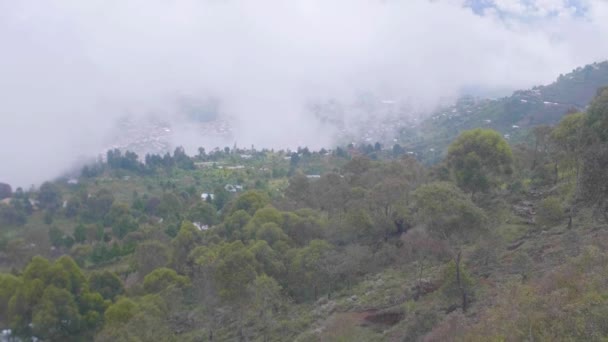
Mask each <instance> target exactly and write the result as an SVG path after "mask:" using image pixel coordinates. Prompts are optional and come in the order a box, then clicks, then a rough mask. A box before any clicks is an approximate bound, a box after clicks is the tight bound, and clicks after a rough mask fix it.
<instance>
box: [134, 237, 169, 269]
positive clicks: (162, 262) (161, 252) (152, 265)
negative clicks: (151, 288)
mask: <svg viewBox="0 0 608 342" xmlns="http://www.w3.org/2000/svg"><path fill="white" fill-rule="evenodd" d="M135 262H136V264H137V272H138V274H139V276H140V277H145V276H146V275H147V274H148V273H150V272H152V271H153V270H155V269H157V268H159V267H165V266H167V264H168V263H169V250H168V248H167V246H165V244H163V243H161V242H160V241H145V242H142V243H140V244H138V245H137V247H135Z"/></svg>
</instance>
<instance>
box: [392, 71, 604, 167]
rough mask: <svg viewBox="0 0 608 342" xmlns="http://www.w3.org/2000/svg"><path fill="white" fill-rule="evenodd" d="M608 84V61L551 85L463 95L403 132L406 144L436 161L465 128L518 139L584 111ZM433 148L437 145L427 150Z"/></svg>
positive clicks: (511, 139) (575, 72) (574, 72)
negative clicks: (491, 95)
mask: <svg viewBox="0 0 608 342" xmlns="http://www.w3.org/2000/svg"><path fill="white" fill-rule="evenodd" d="M605 86H608V61H606V62H602V63H594V64H590V65H587V66H585V67H580V68H577V69H575V70H573V71H572V72H570V73H568V74H566V75H560V76H559V77H558V78H557V80H556V81H555V82H553V83H551V84H549V85H545V86H536V87H534V88H532V89H529V90H520V91H516V92H514V93H513V94H512V95H511V96H508V97H504V98H500V99H494V100H488V99H478V98H473V97H464V98H461V99H460V100H458V101H457V102H456V104H454V105H452V106H448V107H446V108H442V109H439V110H438V111H437V112H436V113H434V114H433V115H432V116H431V117H430V118H429V119H427V120H426V121H425V122H423V123H422V124H421V127H420V130H419V131H415V132H412V131H409V130H408V131H407V132H405V133H406V134H404V135H403V136H402V140H403V141H405V144H404V146H405V147H406V148H407V149H408V150H413V151H416V152H417V154H419V155H420V156H421V157H422V158H423V159H424V160H428V161H432V162H436V161H437V160H438V158H440V157H441V153H440V152H446V151H447V146H448V145H449V144H450V143H451V141H452V140H454V139H455V138H456V137H457V136H458V135H459V134H460V133H461V132H462V131H464V130H468V129H473V128H476V127H483V128H491V129H494V130H496V131H498V132H500V133H501V134H503V135H504V136H505V137H506V138H507V139H509V140H510V141H513V142H515V143H517V142H521V141H522V140H523V139H526V137H527V136H528V133H529V130H530V129H531V128H532V127H535V126H538V125H553V124H556V123H557V122H559V121H560V120H561V118H562V117H563V116H564V115H565V114H566V113H572V112H577V111H583V110H585V109H586V107H587V106H588V105H589V103H590V102H591V100H592V99H593V98H594V96H595V95H596V92H597V89H599V88H601V87H605ZM430 149H433V151H429V150H430Z"/></svg>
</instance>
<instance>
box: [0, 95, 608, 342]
mask: <svg viewBox="0 0 608 342" xmlns="http://www.w3.org/2000/svg"><path fill="white" fill-rule="evenodd" d="M596 95H597V96H596V97H595V99H594V100H593V102H592V104H591V105H590V106H589V108H588V109H587V110H586V111H585V112H580V113H573V114H569V115H567V116H565V117H564V118H563V119H562V120H561V121H560V122H559V123H558V124H557V125H555V126H553V127H549V126H544V127H542V126H541V127H537V128H535V129H534V131H533V134H531V136H530V138H529V139H528V140H529V141H530V143H529V144H527V143H521V144H513V143H511V144H509V142H508V141H507V140H505V139H504V138H503V137H502V135H501V134H500V133H498V132H496V131H493V130H491V129H483V128H479V129H474V130H471V131H466V132H463V133H462V134H460V135H459V136H458V137H457V138H456V139H455V140H454V141H453V142H451V144H450V147H449V149H448V154H447V156H446V157H445V159H443V160H442V161H441V162H439V163H437V164H435V165H433V166H432V167H425V166H423V165H422V164H421V163H419V162H418V161H417V160H415V159H413V158H412V157H410V156H407V155H405V156H404V155H402V154H400V153H397V152H398V151H397V152H396V151H394V150H385V149H382V148H381V147H379V148H377V149H376V148H372V149H367V148H366V147H362V148H361V149H359V150H357V149H354V148H351V149H350V150H348V151H347V150H345V149H336V150H334V151H325V150H323V151H318V152H316V151H312V152H311V151H309V150H308V149H307V148H300V149H299V150H298V151H292V152H287V151H269V150H263V151H255V150H239V149H236V148H235V149H230V148H226V149H224V150H214V151H211V152H206V151H205V150H203V149H201V150H200V153H199V155H197V156H194V157H191V156H188V155H186V154H185V153H184V152H183V150H182V149H177V150H176V151H175V152H174V153H173V154H167V155H165V156H156V155H149V156H146V157H145V161H146V162H145V163H142V162H141V161H139V158H138V157H137V156H136V155H133V154H132V153H126V154H123V153H121V152H120V151H116V150H115V151H110V152H108V156H107V162H104V163H98V164H95V165H89V166H87V167H86V168H85V169H84V170H83V172H82V174H81V175H80V176H79V177H78V178H77V179H63V180H56V181H52V182H47V183H45V184H43V185H42V186H40V188H39V189H32V190H30V191H23V190H22V189H16V190H15V191H14V193H13V192H11V193H10V200H9V201H6V202H3V203H2V204H0V226H1V227H2V231H1V232H2V236H1V238H2V240H1V242H2V243H1V244H0V251H1V254H0V257H1V258H0V265H1V266H2V269H3V273H2V274H0V285H1V286H0V324H1V327H3V328H5V329H10V334H11V335H13V336H17V337H20V338H23V339H27V338H30V337H36V338H39V339H42V340H45V341H90V340H96V341H132V340H135V341H234V340H242V341H285V340H296V341H319V340H321V341H343V340H358V341H394V340H405V341H410V340H423V341H445V340H464V341H479V340H488V339H490V340H509V341H511V340H513V341H518V340H526V339H527V340H546V341H555V340H585V341H587V340H602V339H605V338H607V337H608V324H606V323H607V322H606V314H607V313H608V312H607V309H606V308H608V302H607V298H608V284H607V283H606V281H605V279H604V275H605V272H606V271H607V270H606V260H607V258H608V254H607V253H606V247H608V233H607V232H608V230H607V229H608V185H607V184H608V173H606V168H607V167H608V133H607V132H608V130H607V129H606V127H608V109H607V108H608V89H602V90H600V91H598V92H596Z"/></svg>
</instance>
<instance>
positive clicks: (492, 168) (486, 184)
mask: <svg viewBox="0 0 608 342" xmlns="http://www.w3.org/2000/svg"><path fill="white" fill-rule="evenodd" d="M512 160H513V155H512V152H511V148H510V147H509V144H508V143H507V142H506V141H505V140H504V139H503V137H502V136H500V134H499V133H498V132H496V131H494V130H490V129H481V128H478V129H474V130H470V131H466V132H463V133H462V134H461V135H460V136H459V137H458V138H457V139H456V140H455V141H454V142H453V143H452V144H451V145H450V147H449V149H448V155H447V162H448V165H449V167H450V169H451V170H452V173H453V175H454V177H455V179H456V182H457V183H458V186H459V187H460V188H461V189H463V190H464V191H467V192H470V193H473V194H474V193H476V192H484V191H487V190H488V189H490V188H492V186H493V185H495V184H496V182H497V180H498V177H499V176H501V175H505V174H510V173H511V164H512Z"/></svg>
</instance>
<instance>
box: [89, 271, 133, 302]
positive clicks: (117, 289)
mask: <svg viewBox="0 0 608 342" xmlns="http://www.w3.org/2000/svg"><path fill="white" fill-rule="evenodd" d="M89 287H90V288H91V290H92V291H95V292H99V293H100V294H101V295H102V296H103V298H105V299H110V300H114V299H115V298H116V297H117V296H119V295H121V294H123V293H124V291H125V289H124V285H123V283H122V281H121V280H120V278H119V277H118V276H117V275H116V273H114V272H110V271H107V270H106V271H98V272H93V273H91V276H90V277H89Z"/></svg>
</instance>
